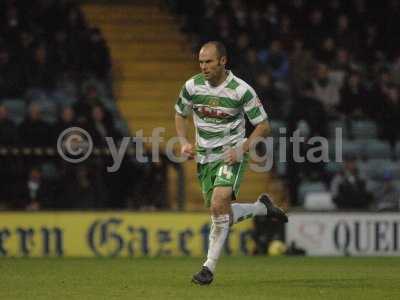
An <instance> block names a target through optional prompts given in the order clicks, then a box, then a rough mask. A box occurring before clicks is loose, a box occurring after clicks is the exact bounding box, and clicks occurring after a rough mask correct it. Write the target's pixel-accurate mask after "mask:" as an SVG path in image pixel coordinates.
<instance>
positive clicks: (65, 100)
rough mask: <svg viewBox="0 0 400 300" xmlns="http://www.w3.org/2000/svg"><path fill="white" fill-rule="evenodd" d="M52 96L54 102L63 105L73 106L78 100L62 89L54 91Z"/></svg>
mask: <svg viewBox="0 0 400 300" xmlns="http://www.w3.org/2000/svg"><path fill="white" fill-rule="evenodd" d="M50 97H51V99H52V102H55V103H57V104H58V105H60V106H61V107H66V106H73V105H74V104H75V102H76V101H77V99H76V98H74V97H71V96H68V95H67V94H66V93H64V92H63V91H61V90H56V91H54V92H53V93H52V94H51V96H50Z"/></svg>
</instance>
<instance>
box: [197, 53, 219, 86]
mask: <svg viewBox="0 0 400 300" xmlns="http://www.w3.org/2000/svg"><path fill="white" fill-rule="evenodd" d="M224 60H225V57H219V55H218V53H217V50H216V49H215V47H203V48H201V50H200V53H199V63H200V69H201V72H202V73H203V75H204V77H205V79H206V80H208V81H211V82H212V81H218V79H219V77H220V76H221V74H223V72H224V69H225V63H224Z"/></svg>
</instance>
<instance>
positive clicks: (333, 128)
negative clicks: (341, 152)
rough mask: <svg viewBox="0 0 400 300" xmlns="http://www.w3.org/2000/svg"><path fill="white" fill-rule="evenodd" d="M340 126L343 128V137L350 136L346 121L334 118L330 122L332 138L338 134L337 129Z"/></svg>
mask: <svg viewBox="0 0 400 300" xmlns="http://www.w3.org/2000/svg"><path fill="white" fill-rule="evenodd" d="M337 128H340V129H341V130H342V138H344V139H348V138H349V131H348V129H347V126H346V122H345V121H344V120H334V121H329V123H328V136H329V138H331V139H334V138H335V136H336V129H337Z"/></svg>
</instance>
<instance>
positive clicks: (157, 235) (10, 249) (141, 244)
mask: <svg viewBox="0 0 400 300" xmlns="http://www.w3.org/2000/svg"><path fill="white" fill-rule="evenodd" d="M209 220H210V218H209V215H208V214H207V213H163V212H156V213H141V212H1V213H0V257H1V256H5V257H47V256H54V257H99V256H100V257H140V256H204V255H205V254H206V250H207V247H208V234H209ZM238 225H239V226H235V227H234V228H232V229H231V234H230V236H229V239H228V241H227V243H226V245H225V255H248V254H251V251H252V250H253V249H254V242H253V240H252V223H251V221H245V222H242V223H241V224H238Z"/></svg>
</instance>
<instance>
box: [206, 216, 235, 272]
mask: <svg viewBox="0 0 400 300" xmlns="http://www.w3.org/2000/svg"><path fill="white" fill-rule="evenodd" d="M211 220H212V224H211V230H210V236H209V244H208V252H207V260H206V262H205V263H204V265H203V266H206V267H207V268H209V269H210V271H211V272H213V273H214V270H215V266H216V265H217V261H218V258H219V256H220V255H221V251H222V248H223V246H224V243H225V240H226V238H227V236H228V233H229V215H228V214H227V215H220V216H218V217H215V216H211Z"/></svg>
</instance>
